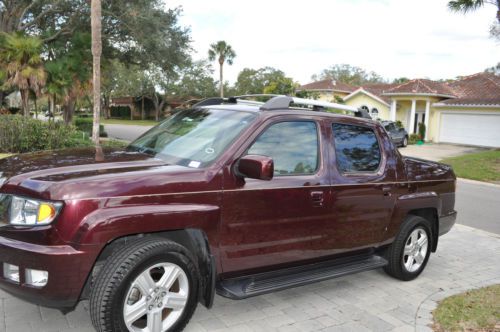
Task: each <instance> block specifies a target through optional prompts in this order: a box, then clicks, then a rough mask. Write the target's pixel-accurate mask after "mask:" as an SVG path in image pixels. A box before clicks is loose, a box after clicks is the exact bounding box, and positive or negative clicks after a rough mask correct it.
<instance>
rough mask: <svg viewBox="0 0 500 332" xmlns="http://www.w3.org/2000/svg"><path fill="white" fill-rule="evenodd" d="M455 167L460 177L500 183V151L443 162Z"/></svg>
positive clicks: (449, 159) (484, 152) (448, 159)
mask: <svg viewBox="0 0 500 332" xmlns="http://www.w3.org/2000/svg"><path fill="white" fill-rule="evenodd" d="M441 162H443V163H445V164H449V165H451V166H452V167H453V170H454V171H455V174H456V175H457V176H458V177H461V178H466V179H472V180H478V181H488V182H498V181H500V150H490V151H483V152H478V153H471V154H467V155H465V156H460V157H453V158H447V159H443V160H441Z"/></svg>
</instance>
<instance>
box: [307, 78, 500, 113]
mask: <svg viewBox="0 0 500 332" xmlns="http://www.w3.org/2000/svg"><path fill="white" fill-rule="evenodd" d="M334 87H335V88H334ZM359 88H363V90H365V91H368V92H370V93H371V94H374V95H376V96H377V97H379V98H380V99H382V100H384V101H385V102H387V103H390V100H391V99H390V96H391V95H393V94H408V95H412V94H423V95H433V96H439V97H443V98H446V99H445V100H442V101H441V102H439V104H441V105H485V106H488V105H500V76H498V75H495V74H493V73H485V72H482V73H477V74H474V75H469V76H464V77H460V78H458V79H457V80H454V81H450V82H437V81H432V80H428V79H414V80H411V81H408V82H405V83H403V84H388V83H372V84H364V85H362V86H361V87H356V86H352V85H349V84H344V83H341V82H335V85H334V84H333V82H332V81H331V80H323V81H317V82H312V83H309V84H306V85H303V86H301V87H300V88H299V90H337V91H348V92H354V91H356V90H358V89H359Z"/></svg>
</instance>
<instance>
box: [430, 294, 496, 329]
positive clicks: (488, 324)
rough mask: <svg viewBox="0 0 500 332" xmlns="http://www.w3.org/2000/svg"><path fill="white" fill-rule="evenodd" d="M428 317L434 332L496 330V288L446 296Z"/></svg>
mask: <svg viewBox="0 0 500 332" xmlns="http://www.w3.org/2000/svg"><path fill="white" fill-rule="evenodd" d="M432 314H433V316H434V330H435V331H439V332H441V331H498V328H499V326H500V285H494V286H490V287H485V288H480V289H476V290H472V291H468V292H465V293H462V294H458V295H454V296H451V297H448V298H446V299H444V300H443V301H441V302H440V303H439V305H438V307H437V308H436V310H434V312H433V313H432Z"/></svg>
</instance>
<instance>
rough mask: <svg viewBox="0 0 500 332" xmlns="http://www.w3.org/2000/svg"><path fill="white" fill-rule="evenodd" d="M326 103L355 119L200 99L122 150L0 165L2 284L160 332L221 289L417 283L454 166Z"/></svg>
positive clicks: (35, 298)
mask: <svg viewBox="0 0 500 332" xmlns="http://www.w3.org/2000/svg"><path fill="white" fill-rule="evenodd" d="M291 104H292V105H295V106H296V105H297V104H305V105H308V106H313V107H314V109H304V108H298V107H290V105H291ZM325 106H326V107H333V108H336V107H337V108H339V109H344V110H345V111H347V112H349V111H351V110H350V109H349V108H348V107H346V106H342V105H336V104H331V105H330V104H328V103H323V102H319V101H307V100H305V101H304V100H297V99H294V98H291V97H285V96H277V97H274V98H271V99H270V100H269V101H267V102H266V103H260V104H259V103H256V102H250V101H243V100H241V99H236V98H230V99H208V100H204V101H202V102H200V103H198V104H197V105H195V106H194V107H193V108H192V109H189V110H184V111H180V112H179V113H176V114H175V115H174V116H172V117H170V118H169V119H167V120H165V121H164V122H162V123H160V124H159V125H158V126H156V127H154V128H152V129H151V130H149V131H148V132H147V133H145V134H144V135H142V136H141V137H140V138H138V139H137V140H136V141H134V142H133V143H131V144H130V145H129V146H128V147H127V148H126V149H100V148H89V149H74V150H63V151H46V152H39V153H32V154H25V155H19V156H13V157H10V158H7V159H3V160H1V161H0V223H1V226H0V264H1V266H2V267H3V269H2V273H1V274H0V287H1V288H2V289H4V290H5V291H7V292H9V293H11V294H13V295H15V296H18V297H20V298H23V299H26V300H28V301H31V302H34V303H37V304H41V305H44V306H50V307H56V308H59V309H61V310H63V311H69V310H71V309H72V308H74V306H75V305H76V304H77V303H78V301H80V300H82V299H89V300H90V316H91V319H92V322H93V324H94V326H95V328H96V329H97V330H98V331H149V332H160V331H178V330H182V329H183V328H184V327H185V326H186V324H187V323H188V321H189V319H190V318H191V316H192V314H193V312H194V310H195V308H196V306H197V303H198V302H200V303H201V304H203V305H204V306H206V307H211V306H212V303H213V300H214V294H215V293H218V294H219V295H221V296H225V297H229V298H232V299H244V298H247V297H250V296H255V295H260V294H264V293H268V292H272V291H276V290H281V289H285V288H289V287H295V286H299V285H304V284H307V283H311V282H315V281H320V280H325V279H328V278H334V277H338V276H343V275H346V274H349V273H355V272H359V271H365V270H369V269H375V268H381V267H383V268H384V269H385V271H386V272H387V273H388V274H390V275H391V276H393V277H395V278H398V279H401V280H411V279H413V278H416V277H417V276H418V275H419V274H420V273H421V272H422V270H423V269H424V268H425V265H426V264H427V261H428V259H429V255H430V253H431V252H435V251H436V248H437V244H438V237H439V236H440V235H442V234H444V233H446V232H448V231H449V230H450V228H451V227H452V226H453V224H454V222H455V219H456V212H455V211H454V203H455V180H456V178H455V175H454V173H453V171H452V169H451V168H450V167H449V166H447V165H443V164H440V163H436V162H431V161H426V160H419V159H415V158H408V157H403V156H401V155H400V154H399V152H398V150H397V149H396V148H395V147H394V144H393V143H392V141H391V139H390V138H389V136H388V134H387V133H386V131H385V130H384V128H383V127H382V126H381V125H380V124H379V123H377V122H375V121H372V120H369V119H365V118H363V116H356V115H363V113H362V111H358V112H353V115H355V116H347V115H339V114H333V113H330V112H326V111H325V109H324V108H325Z"/></svg>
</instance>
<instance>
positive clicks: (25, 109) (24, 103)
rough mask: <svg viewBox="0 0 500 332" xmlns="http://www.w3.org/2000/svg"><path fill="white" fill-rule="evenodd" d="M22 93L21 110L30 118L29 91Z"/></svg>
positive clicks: (22, 91) (21, 91)
mask: <svg viewBox="0 0 500 332" xmlns="http://www.w3.org/2000/svg"><path fill="white" fill-rule="evenodd" d="M19 92H20V93H21V108H22V111H23V114H24V116H25V117H27V118H29V116H30V109H29V105H28V102H29V91H28V90H20V91H19Z"/></svg>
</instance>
